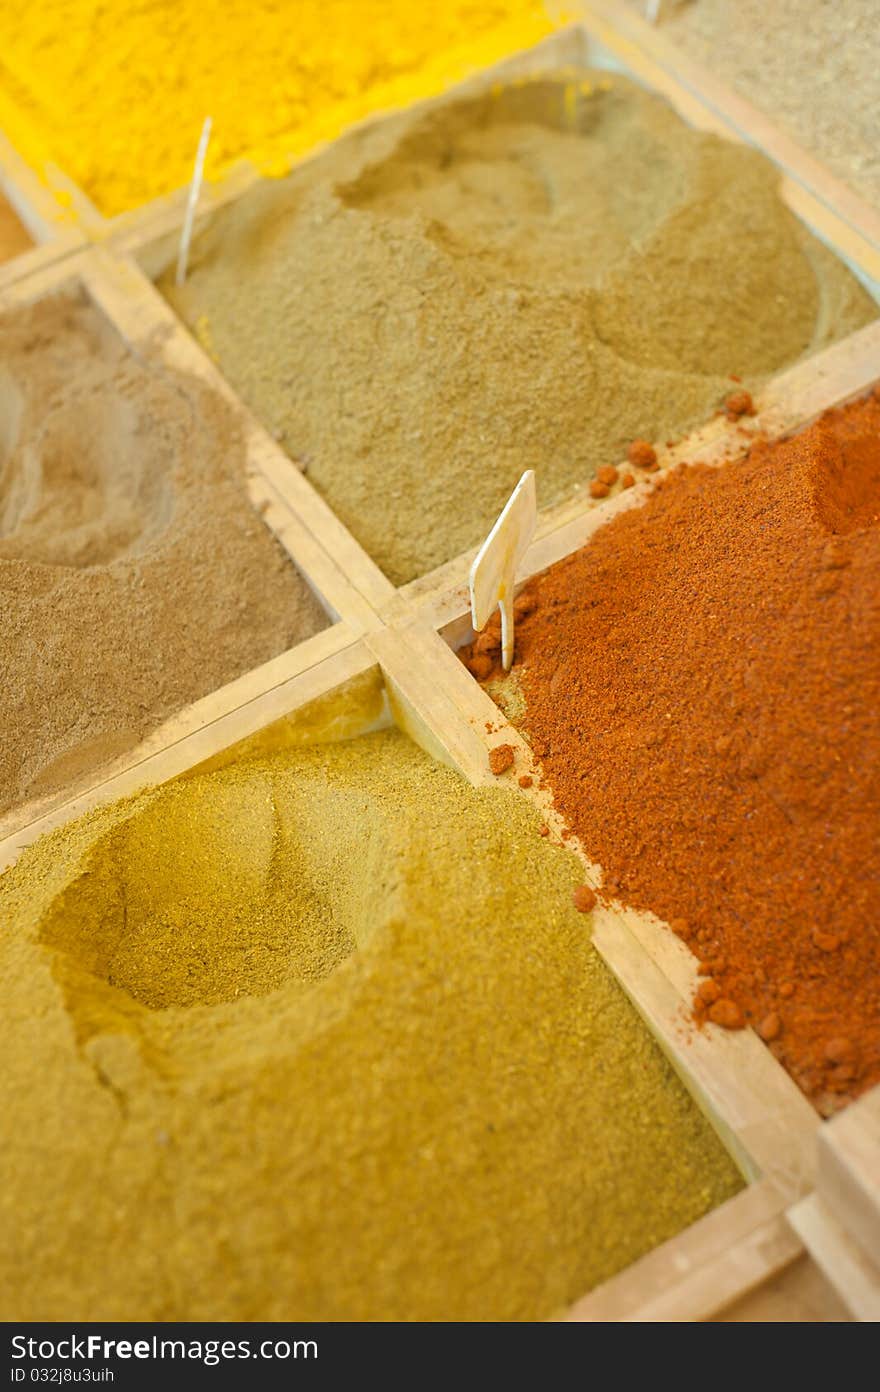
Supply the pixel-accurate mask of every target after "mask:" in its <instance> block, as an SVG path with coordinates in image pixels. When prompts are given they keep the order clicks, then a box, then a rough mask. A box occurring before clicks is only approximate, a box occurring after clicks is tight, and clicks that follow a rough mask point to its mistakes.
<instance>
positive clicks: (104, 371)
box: [0, 295, 329, 810]
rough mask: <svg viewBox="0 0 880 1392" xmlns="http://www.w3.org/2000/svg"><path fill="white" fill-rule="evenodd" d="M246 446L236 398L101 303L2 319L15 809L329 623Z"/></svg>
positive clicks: (1, 751) (1, 587) (9, 745)
mask: <svg viewBox="0 0 880 1392" xmlns="http://www.w3.org/2000/svg"><path fill="white" fill-rule="evenodd" d="M243 460H244V450H243V441H242V437H241V434H240V431H239V428H238V425H237V423H236V421H235V419H234V418H233V416H232V414H231V412H230V410H229V408H228V407H227V406H226V405H225V403H223V402H222V401H221V400H220V399H219V398H217V397H216V396H215V395H214V394H213V393H212V392H211V391H210V390H209V389H208V388H206V387H205V386H204V385H203V384H201V383H199V382H197V381H196V380H195V379H189V378H183V377H181V376H178V375H175V374H172V373H170V372H169V371H168V370H167V369H166V368H164V367H163V366H162V365H161V364H160V363H159V362H158V360H153V359H151V358H148V357H146V356H138V355H135V353H133V352H132V351H131V350H130V349H128V348H127V347H126V346H125V344H124V343H123V342H122V340H121V338H120V337H119V336H118V335H117V334H116V333H115V331H114V330H113V329H112V327H111V326H110V325H109V323H108V322H107V321H106V320H105V319H104V318H103V317H102V316H101V315H100V314H99V312H98V311H97V309H95V308H94V306H92V305H91V304H90V303H88V302H87V301H86V300H85V299H84V298H79V297H77V296H75V295H73V296H71V295H64V296H58V297H53V298H49V299H46V300H43V301H41V302H38V303H37V304H34V305H32V306H30V307H27V308H24V309H16V310H15V311H10V312H7V313H6V314H4V315H3V316H2V317H0V600H2V605H3V624H2V629H0V672H2V681H0V726H2V729H3V740H2V744H0V810H3V809H6V808H9V807H11V806H13V805H15V804H18V803H21V802H23V801H24V800H26V799H29V798H34V797H37V796H39V795H41V794H44V793H48V792H51V791H52V790H53V789H55V788H57V787H58V786H60V785H62V784H63V783H64V782H65V781H68V780H71V779H75V778H76V777H77V776H79V775H81V774H82V773H84V772H85V771H87V770H88V771H92V772H94V771H95V770H96V769H97V768H99V767H100V765H101V764H102V763H104V762H106V761H107V760H108V759H110V758H112V757H114V756H116V755H118V754H120V753H122V752H123V751H124V750H125V749H127V748H129V747H130V746H132V745H133V744H135V743H136V742H137V741H138V740H139V739H140V738H141V737H143V736H144V735H145V734H146V733H147V732H148V731H149V730H151V729H152V728H154V727H155V726H157V725H158V724H160V723H161V722H162V721H163V720H164V719H165V718H166V717H168V716H169V715H171V714H172V713H173V712H175V711H177V710H179V709H180V708H181V707H183V706H185V705H186V704H187V703H189V702H191V701H194V700H196V699H198V698H199V697H201V696H204V695H206V694H207V693H208V692H210V691H213V690H215V689H216V688H218V687H220V686H222V685H223V684H224V683H225V682H228V681H230V680H232V679H233V678H235V677H237V676H239V675H241V673H243V672H245V671H247V670H249V669H250V668H251V667H254V666H256V665H257V664H258V663H261V662H264V661H266V660H268V659H269V658H271V657H274V656H276V655H277V654H278V653H280V652H282V651H284V650H285V649H287V648H289V647H292V646H293V645H294V644H295V643H297V642H298V641H299V640H301V639H303V638H305V637H307V636H308V635H310V634H312V633H315V632H316V631H318V630H319V629H321V628H324V627H326V626H327V624H328V623H329V619H328V618H327V616H326V614H325V613H324V611H323V609H322V607H321V605H320V604H319V603H318V601H317V599H315V597H314V596H313V594H312V592H311V591H310V590H309V589H308V587H307V585H306V583H305V581H304V580H303V578H302V577H301V576H300V575H299V573H298V572H297V571H296V569H295V568H294V566H293V565H292V563H291V562H290V560H289V559H288V557H287V556H286V554H285V553H284V551H283V550H282V548H281V547H280V545H279V544H278V542H277V541H276V540H275V538H274V537H273V536H272V534H271V533H270V532H269V530H268V528H267V527H266V526H265V524H264V523H263V522H262V520H261V519H260V518H259V517H258V515H257V513H256V512H255V510H254V509H253V508H252V506H251V504H250V502H249V500H248V497H247V493H246V489H245V482H244V472H243Z"/></svg>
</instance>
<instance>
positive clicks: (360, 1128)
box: [0, 731, 741, 1320]
mask: <svg viewBox="0 0 880 1392" xmlns="http://www.w3.org/2000/svg"><path fill="white" fill-rule="evenodd" d="M579 878H580V872H579V868H578V863H577V861H576V860H575V858H574V857H573V856H572V855H571V854H570V853H569V852H568V851H565V850H563V849H560V848H557V847H553V846H550V845H548V844H547V843H546V842H545V841H543V840H542V839H541V838H540V836H539V835H538V825H537V821H536V814H535V812H534V810H533V809H532V808H531V806H530V805H529V804H528V803H527V802H526V801H525V800H524V799H521V798H519V797H518V796H516V795H515V794H513V793H511V792H508V791H505V790H501V789H480V790H475V789H473V788H471V787H469V786H467V785H466V784H465V783H464V782H462V781H461V780H460V779H459V778H458V777H457V775H455V774H453V773H452V772H450V771H449V770H447V769H445V768H444V767H441V766H440V765H438V764H436V763H434V762H432V761H431V760H430V759H429V758H428V757H427V756H426V755H425V754H423V753H422V752H421V751H420V750H419V749H418V748H416V746H415V745H413V744H412V743H410V742H409V741H408V740H407V739H406V738H405V737H404V736H403V735H401V734H400V733H398V732H397V731H383V732H380V733H376V734H371V735H366V736H363V737H361V738H358V739H355V740H351V741H348V742H345V743H336V744H328V745H323V746H317V747H312V748H304V749H287V750H283V751H282V752H278V753H275V754H273V755H271V756H269V757H262V758H259V759H254V760H252V761H243V762H238V763H233V764H230V765H229V766H227V767H224V768H221V769H214V770H212V771H209V772H200V773H196V774H195V775H192V776H191V777H189V778H188V779H185V780H183V781H178V782H177V783H174V784H171V785H168V786H166V787H164V788H160V789H156V790H152V791H148V792H146V793H144V794H142V795H139V796H138V797H136V798H133V799H131V800H129V801H126V802H121V803H118V804H116V805H115V806H111V807H109V808H106V809H101V810H99V811H97V812H94V813H92V814H90V815H88V816H86V817H85V818H83V819H82V820H80V821H78V822H76V823H74V824H72V825H70V826H68V827H66V828H63V829H62V830H60V831H58V832H56V833H54V834H52V835H51V836H49V837H47V838H45V839H44V840H42V841H40V842H39V843H37V844H36V845H35V846H33V847H31V848H30V849H29V850H28V851H26V852H25V853H24V855H23V856H22V858H21V860H20V861H19V863H18V864H17V865H16V866H15V867H14V868H13V869H12V870H11V871H9V872H8V873H7V874H6V875H5V876H4V877H3V878H2V880H0V918H2V921H3V923H4V925H5V926H4V930H3V934H2V940H0V961H2V968H0V969H2V973H3V979H4V982H5V998H4V1010H3V1014H2V1019H0V1035H2V1052H3V1057H4V1059H5V1060H6V1065H5V1067H4V1069H3V1070H2V1074H0V1109H2V1114H3V1117H4V1121H5V1132H6V1137H7V1139H6V1141H5V1143H4V1144H5V1155H4V1183H3V1186H2V1190H0V1227H2V1231H3V1234H4V1240H3V1244H2V1257H0V1272H2V1277H0V1305H2V1309H3V1311H4V1313H5V1315H6V1317H7V1318H11V1319H36V1318H42V1319H70V1318H73V1317H74V1316H76V1317H77V1318H80V1319H130V1318H139V1319H148V1320H160V1319H193V1320H200V1319H243V1320H247V1319H276V1320H277V1319H288V1318H297V1319H481V1320H487V1319H520V1318H534V1317H541V1316H547V1315H551V1314H553V1313H556V1312H558V1311H560V1310H561V1309H562V1308H563V1307H565V1306H566V1304H567V1303H568V1302H569V1301H571V1300H573V1299H574V1298H576V1297H577V1296H579V1295H581V1294H583V1293H584V1291H586V1290H587V1289H588V1288H589V1287H591V1286H592V1285H594V1284H595V1283H596V1282H599V1281H602V1280H603V1279H605V1278H606V1277H608V1276H610V1275H612V1274H613V1273H614V1272H616V1271H617V1270H619V1269H620V1268H621V1267H623V1266H624V1265H626V1264H627V1263H629V1262H631V1261H632V1260H633V1259H634V1258H636V1257H638V1256H639V1255H640V1254H641V1253H643V1252H645V1251H647V1250H648V1249H650V1248H651V1247H653V1246H654V1245H655V1244H657V1243H659V1242H662V1241H663V1240H664V1239H666V1238H669V1237H671V1236H672V1235H673V1234H675V1233H676V1232H678V1231H679V1230H680V1229H681V1228H682V1227H683V1226H685V1225H686V1224H688V1223H690V1222H691V1221H693V1220H694V1219H696V1218H698V1217H700V1215H702V1214H704V1213H705V1212H706V1211H707V1210H708V1209H710V1208H712V1207H713V1206H714V1205H716V1204H718V1203H720V1202H722V1201H723V1200H725V1199H727V1198H729V1197H730V1196H731V1195H733V1194H734V1193H735V1192H736V1191H737V1190H738V1189H739V1188H740V1186H741V1180H740V1178H739V1176H738V1174H737V1172H736V1170H735V1169H734V1167H733V1164H732V1163H731V1161H730V1160H729V1158H728V1157H727V1155H726V1154H725V1152H724V1151H723V1149H722V1147H721V1145H720V1143H719V1142H718V1140H717V1138H716V1137H715V1135H714V1133H713V1132H712V1131H711V1129H710V1128H709V1126H708V1124H707V1123H706V1121H705V1120H704V1119H703V1117H702V1115H701V1114H700V1113H699V1112H698V1110H697V1109H696V1107H695V1106H694V1104H693V1102H692V1101H691V1100H690V1098H689V1097H688V1095H687V1093H686V1092H685V1090H684V1088H683V1087H682V1086H681V1084H680V1083H679V1082H678V1080H677V1078H676V1077H675V1076H674V1074H673V1073H672V1071H671V1069H670V1068H669V1066H668V1065H667V1063H666V1062H665V1060H664V1058H663V1056H662V1055H661V1053H660V1052H659V1050H658V1049H657V1047H656V1046H655V1045H654V1043H653V1042H652V1040H651V1038H650V1036H649V1034H648V1032H647V1030H646V1029H645V1028H644V1027H643V1025H642V1024H641V1022H640V1020H639V1019H638V1017H637V1015H636V1013H635V1012H634V1010H633V1009H632V1008H631V1007H630V1005H629V1004H628V1002H627V1001H626V999H625V997H624V996H623V994H622V992H621V991H620V989H619V988H618V986H617V985H616V984H615V982H614V980H613V978H612V977H611V975H610V974H609V972H608V971H607V969H606V968H605V967H604V965H603V964H602V962H601V961H600V959H599V957H598V956H597V954H596V953H595V951H594V950H593V948H592V947H591V945H590V941H589V920H588V919H585V918H584V917H583V916H582V915H580V914H578V913H577V912H576V911H575V910H574V908H573V906H572V902H571V901H572V889H573V887H574V886H575V885H576V884H577V883H578V881H579Z"/></svg>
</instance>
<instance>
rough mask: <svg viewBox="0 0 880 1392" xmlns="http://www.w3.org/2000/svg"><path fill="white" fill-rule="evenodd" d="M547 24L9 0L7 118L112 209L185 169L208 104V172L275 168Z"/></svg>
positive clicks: (34, 155) (303, 0) (357, 7)
mask: <svg viewBox="0 0 880 1392" xmlns="http://www.w3.org/2000/svg"><path fill="white" fill-rule="evenodd" d="M550 28H551V24H550V20H549V19H548V17H547V15H546V13H545V11H544V7H543V5H542V4H541V3H540V0H445V3H444V4H443V5H413V4H411V3H409V0H298V2H297V4H296V5H295V6H294V7H290V6H287V5H284V4H282V3H280V0H268V3H267V2H266V0H263V3H260V4H257V5H256V6H255V5H254V4H253V3H251V0H173V3H172V0H144V3H141V4H139V5H137V6H131V5H130V4H128V3H127V0H45V2H44V3H43V4H40V5H32V6H29V7H22V6H21V5H19V4H16V3H13V0H0V34H2V36H3V42H2V45H0V127H2V128H3V129H4V131H5V132H6V134H7V135H8V136H9V137H10V138H11V139H12V141H13V142H14V143H15V144H16V146H17V147H18V149H19V150H20V152H21V154H22V155H23V156H24V157H25V159H27V160H28V161H29V162H30V163H31V164H32V165H33V166H34V167H35V168H36V169H38V170H40V169H43V170H45V168H46V166H47V165H49V164H54V165H55V166H57V167H59V168H60V169H61V170H63V172H64V173H65V174H67V175H69V176H70V178H72V179H73V180H74V181H75V182H76V183H77V184H78V185H79V186H80V188H81V189H83V190H84V191H85V192H86V193H87V194H88V195H89V197H90V198H91V199H92V200H93V202H94V203H95V204H96V205H97V206H98V208H99V209H100V210H101V211H102V212H104V213H106V214H107V215H113V214H115V213H120V212H122V211H123V210H125V209H127V208H131V207H134V206H136V205H137V204H139V203H142V202H145V201H146V200H148V199H150V198H154V197H157V196H158V195H160V194H162V193H165V192H167V191H168V190H170V189H174V188H176V187H178V186H179V185H181V184H184V183H186V181H187V180H188V179H189V177H190V174H191V171H192V162H193V157H194V152H195V148H196V144H197V141H198V136H199V131H200V129H201V125H202V122H203V120H204V118H205V116H208V115H210V116H211V117H212V118H213V123H214V125H213V133H212V137H211V147H210V150H209V154H208V162H207V167H206V172H207V175H208V177H209V178H211V177H215V176H217V175H219V174H221V173H222V172H223V171H224V170H225V169H226V168H227V167H228V166H229V164H230V163H231V162H233V161H234V160H236V159H237V158H239V157H240V156H249V157H250V158H251V159H253V160H254V162H255V163H256V164H257V165H258V167H259V168H260V169H261V170H262V171H263V172H264V173H278V172H281V171H283V170H285V169H286V168H287V167H288V165H289V163H290V160H291V158H292V157H294V156H296V155H299V154H302V153H303V152H305V151H306V150H308V149H310V148H311V147H312V146H314V145H316V144H318V143H319V142H321V141H323V140H328V139H332V138H334V137H335V136H336V135H338V134H339V132H340V131H341V130H342V129H343V128H344V127H345V126H347V125H349V124H351V123H352V122H354V121H358V120H361V119H362V118H363V117H365V116H367V115H368V114H369V113H370V112H372V111H376V110H381V109H383V108H386V107H393V106H400V105H405V104H406V103H408V102H411V101H414V100H416V99H418V98H421V97H426V96H429V95H433V94H434V93H436V92H438V91H441V90H442V89H443V88H444V87H445V86H446V85H448V84H449V83H451V82H455V81H458V80H459V79H461V78H463V77H465V76H466V75H467V74H468V73H469V72H471V71H474V70H475V69H478V68H480V67H484V66H486V65H488V64H490V63H493V62H495V61H497V60H498V59H499V58H501V57H504V56H505V55H506V54H508V53H510V52H512V51H514V50H515V49H517V48H524V47H527V46H528V45H530V44H532V43H534V42H536V41H537V40H538V39H540V38H541V37H542V36H543V35H544V34H546V33H547V32H549V30H550Z"/></svg>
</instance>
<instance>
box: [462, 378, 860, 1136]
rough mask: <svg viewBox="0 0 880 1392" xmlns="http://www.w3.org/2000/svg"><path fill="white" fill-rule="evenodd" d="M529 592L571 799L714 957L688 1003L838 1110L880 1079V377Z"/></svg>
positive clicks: (594, 836) (538, 707) (647, 897)
mask: <svg viewBox="0 0 880 1392" xmlns="http://www.w3.org/2000/svg"><path fill="white" fill-rule="evenodd" d="M531 606H534V607H531ZM519 609H520V613H521V616H522V617H521V618H520V620H519V623H518V627H517V636H518V643H517V654H516V670H517V672H518V674H519V677H520V681H521V686H522V690H523V693H524V695H525V698H526V714H525V716H524V717H523V720H522V725H523V728H524V730H525V731H526V733H527V734H528V736H529V737H530V739H531V740H532V744H533V747H534V751H535V754H536V755H537V757H538V758H539V760H540V762H541V766H542V770H543V776H544V778H545V779H546V782H547V783H548V784H549V785H550V787H551V788H552V790H553V793H554V799H555V803H556V806H557V807H558V809H559V810H560V811H561V812H562V813H563V815H564V816H565V818H566V819H567V821H568V823H569V825H570V826H571V828H572V829H573V830H574V831H575V832H577V834H578V835H579V836H580V838H581V840H582V842H583V845H584V847H585V849H586V850H587V852H588V853H589V854H590V855H591V856H592V857H593V858H594V859H595V860H597V861H598V862H599V863H600V864H601V866H602V868H603V871H604V876H605V880H604V891H605V893H606V895H608V896H611V897H614V896H619V897H620V898H622V899H623V900H624V901H626V902H627V903H629V904H632V905H634V906H636V907H639V908H644V909H651V910H653V911H654V912H655V913H657V914H659V915H660V916H661V917H662V918H664V919H665V920H666V921H667V922H669V923H670V925H671V926H672V927H673V929H674V931H676V932H677V933H678V934H679V935H680V936H681V937H682V938H683V939H684V941H685V942H687V943H688V945H689V946H690V947H691V949H692V951H693V952H694V953H695V954H696V955H697V956H698V957H699V959H700V963H701V966H700V972H701V977H702V984H701V987H700V990H699V993H698V995H697V997H696V1000H695V1003H694V1010H695V1014H696V1016H697V1018H698V1019H700V1020H703V1019H705V1018H709V1019H712V1020H714V1021H715V1022H716V1023H718V1024H722V1025H726V1026H728V1027H730V1028H737V1027H739V1026H741V1025H743V1024H751V1025H753V1026H754V1027H755V1028H756V1029H758V1031H759V1033H760V1034H761V1035H762V1037H763V1038H764V1039H765V1040H766V1041H767V1043H768V1047H770V1048H771V1049H772V1050H773V1051H774V1053H775V1054H776V1055H777V1056H778V1057H779V1058H780V1059H781V1061H782V1062H783V1063H784V1065H785V1066H786V1067H787V1068H788V1070H789V1071H790V1073H791V1074H792V1076H793V1077H794V1078H795V1080H796V1081H797V1082H798V1083H799V1084H800V1086H801V1087H802V1088H803V1090H804V1091H805V1092H806V1093H807V1094H808V1096H809V1097H810V1098H811V1099H812V1100H813V1101H814V1102H815V1104H816V1105H817V1106H818V1107H819V1108H820V1110H822V1111H824V1112H828V1111H831V1110H833V1109H834V1108H835V1106H838V1105H840V1103H841V1102H842V1101H843V1100H845V1098H847V1097H851V1096H855V1095H856V1094H858V1093H859V1092H861V1091H863V1090H864V1089H865V1088H867V1087H868V1086H870V1085H871V1084H873V1083H876V1082H878V1081H880V397H878V396H877V395H874V396H872V397H870V398H868V399H867V400H864V401H862V402H858V403H855V404H853V405H850V406H848V407H846V408H844V409H841V410H838V411H833V412H829V413H827V414H826V415H825V416H824V417H822V419H821V420H820V421H818V422H817V423H816V424H815V425H813V426H812V427H810V428H809V429H807V430H804V431H803V432H801V433H800V434H799V435H797V436H796V437H795V438H793V439H790V440H787V441H783V442H777V443H767V442H760V443H757V444H755V445H754V446H753V448H752V449H751V451H750V453H749V454H748V456H747V457H746V458H744V459H742V460H740V461H737V462H734V463H730V464H727V465H725V466H724V467H723V468H720V469H710V468H707V467H692V468H687V467H685V468H683V469H681V470H679V471H677V472H675V473H673V474H671V475H670V476H669V477H668V478H666V479H665V480H663V481H662V484H661V485H660V486H659V487H658V489H657V490H656V491H655V493H654V494H653V496H652V497H651V498H650V499H649V500H648V501H647V502H646V503H645V505H644V506H643V507H641V508H638V509H636V510H633V511H632V512H628V513H625V514H623V515H622V516H620V517H618V518H616V519H615V520H613V521H612V522H610V523H609V524H608V525H607V526H605V527H603V528H602V529H601V530H600V531H599V532H598V533H597V534H596V535H595V536H594V538H593V539H592V540H591V542H590V543H589V545H588V546H587V547H585V548H584V549H583V550H582V551H580V552H578V553H577V554H576V555H573V556H571V557H569V558H568V559H567V560H566V561H564V562H562V563H560V564H559V565H556V566H554V567H553V568H552V569H551V570H550V571H548V572H547V573H546V574H545V575H544V576H542V577H540V578H539V579H538V580H536V581H535V582H534V583H533V584H532V585H531V586H530V587H529V589H528V591H527V592H526V596H525V598H524V599H522V600H521V602H520V604H519ZM466 660H467V655H466ZM495 674H496V675H497V668H496V669H495Z"/></svg>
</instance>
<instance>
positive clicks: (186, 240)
mask: <svg viewBox="0 0 880 1392" xmlns="http://www.w3.org/2000/svg"><path fill="white" fill-rule="evenodd" d="M210 139H211V117H210V116H206V117H205V124H204V125H203V126H202V133H201V135H200V136H199V148H198V149H197V150H196V162H195V165H194V166H193V176H192V183H191V184H190V186H189V197H188V198H187V200H186V217H185V218H184V220H183V231H182V232H181V234H180V251H179V252H178V256H177V275H176V277H175V280H176V283H177V284H178V285H182V284H183V282H184V281H185V280H186V267H187V262H188V261H189V244H190V241H191V239H192V230H193V223H194V222H195V217H196V207H197V206H198V202H199V194H200V193H201V191H202V175H203V174H204V171H205V156H206V155H207V153H208V141H209V140H210Z"/></svg>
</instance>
